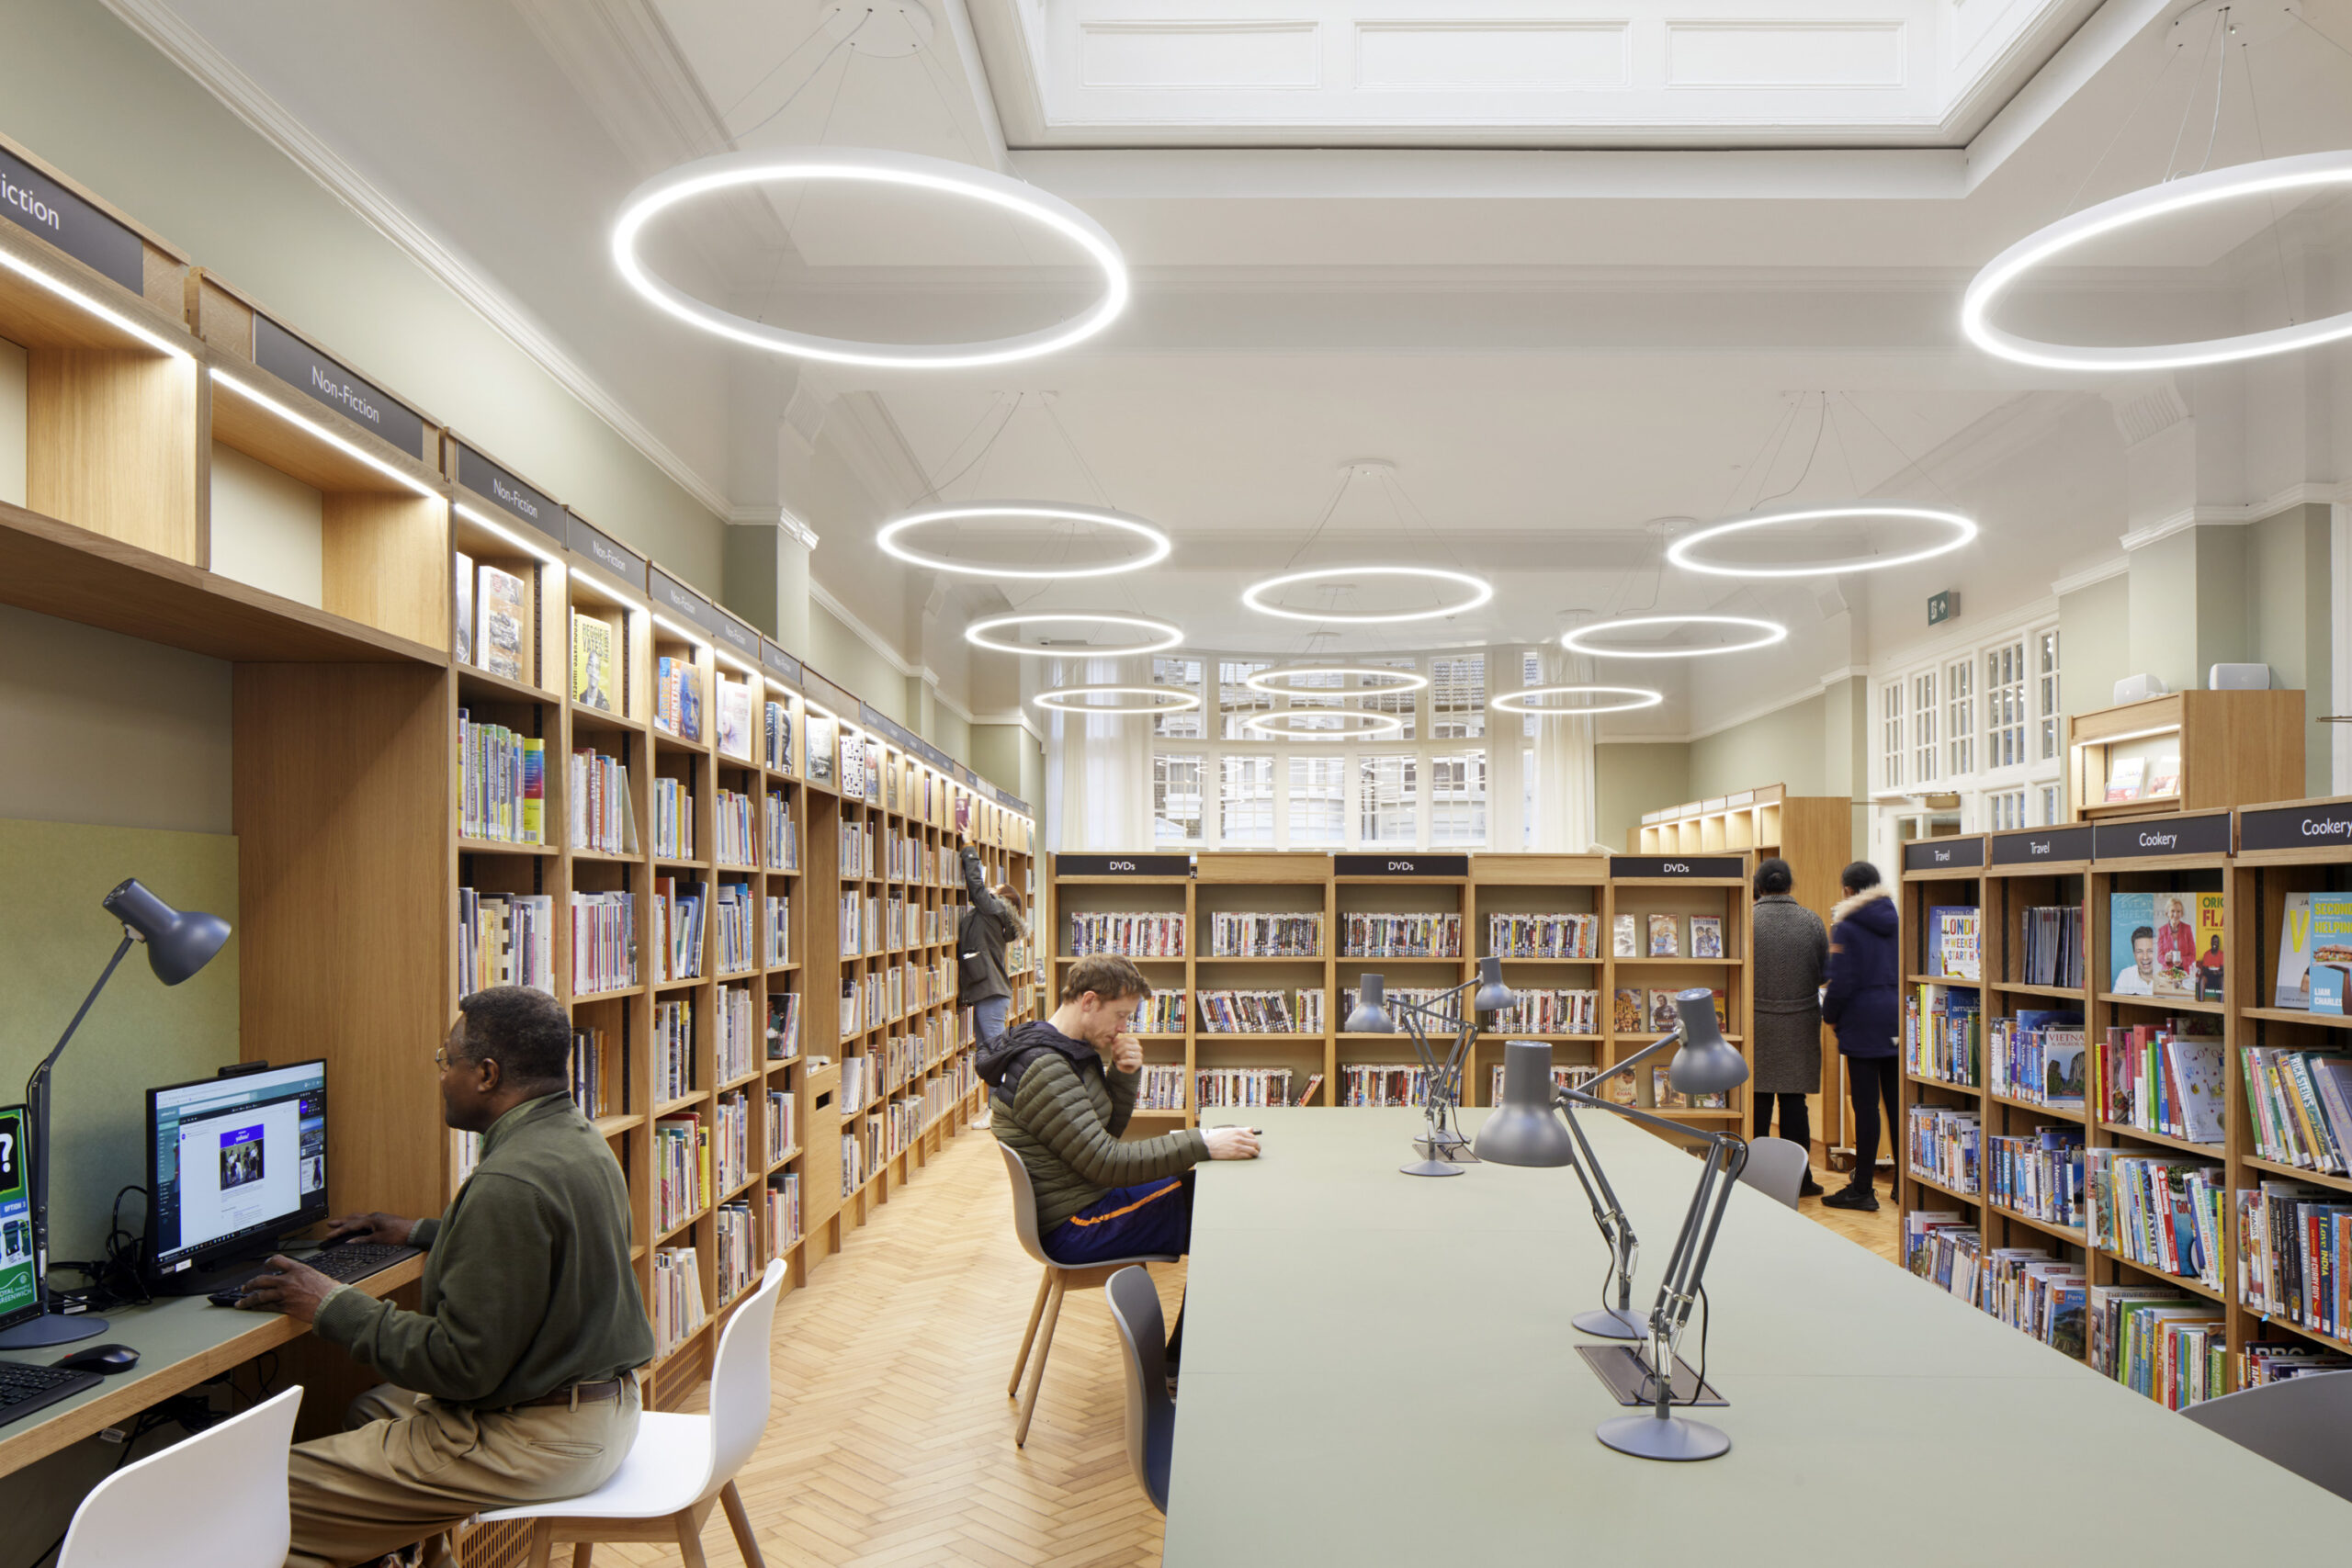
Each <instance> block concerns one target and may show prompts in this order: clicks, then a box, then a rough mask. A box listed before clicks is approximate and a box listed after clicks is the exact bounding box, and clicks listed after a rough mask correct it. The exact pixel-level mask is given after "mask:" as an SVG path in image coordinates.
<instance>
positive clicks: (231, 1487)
mask: <svg viewBox="0 0 2352 1568" xmlns="http://www.w3.org/2000/svg"><path fill="white" fill-rule="evenodd" d="M301 1408H302V1390H301V1389H300V1386H297V1387H294V1388H289V1389H288V1390H287V1391H286V1392H285V1393H281V1394H278V1395H277V1397H275V1398H273V1399H271V1400H269V1401H267V1402H266V1403H264V1404H256V1405H254V1407H253V1408H252V1409H251V1410H248V1411H245V1412H243V1414H241V1415H236V1416H230V1417H229V1418H228V1419H227V1420H226V1421H223V1422H221V1423H220V1425H219V1426H217V1427H206V1428H205V1429H204V1430H203V1431H201V1432H198V1433H197V1434H196V1435H195V1436H193V1437H191V1438H186V1439H185V1440H183V1441H181V1442H177V1443H175V1444H173V1445H172V1446H171V1447H170V1448H168V1449H165V1450H164V1451H163V1452H161V1453H155V1454H150V1455H148V1456H147V1457H146V1458H145V1459H142V1460H140V1461H136V1462H135V1463H131V1464H127V1465H124V1466H123V1467H122V1468H121V1469H120V1470H118V1471H116V1472H114V1473H113V1474H112V1475H109V1476H107V1478H106V1479H105V1480H104V1481H101V1482H99V1483H97V1485H96V1487H95V1488H93V1489H92V1491H91V1493H90V1495H88V1496H86V1497H85V1498H83V1499H82V1506H80V1507H78V1508H76V1509H74V1523H73V1526H72V1527H71V1528H70V1529H67V1530H66V1532H65V1546H64V1549H63V1550H62V1551H60V1552H59V1553H58V1556H57V1568H149V1565H150V1564H153V1563H157V1562H171V1563H175V1564H185V1565H186V1568H282V1565H283V1564H284V1562H286V1548H287V1543H288V1540H290V1538H291V1534H292V1525H291V1522H290V1521H289V1519H288V1515H287V1511H286V1450H288V1448H290V1447H291V1446H292V1445H293V1442H294V1415H295V1412H297V1411H299V1410H300V1409H301ZM28 1544H29V1543H28Z"/></svg>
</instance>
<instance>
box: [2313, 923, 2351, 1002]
mask: <svg viewBox="0 0 2352 1568" xmlns="http://www.w3.org/2000/svg"><path fill="white" fill-rule="evenodd" d="M2311 908H2312V925H2311V962H2310V967H2309V978H2310V985H2311V1010H2312V1012H2315V1013H2326V1014H2328V1015H2330V1016H2335V1017H2340V1016H2342V1015H2343V1014H2344V1013H2345V1012H2346V1011H2347V1008H2346V1005H2345V997H2346V992H2347V989H2352V987H2347V986H2346V979H2345V976H2346V973H2347V971H2352V895H2346V894H2340V893H2314V894H2312V896H2311Z"/></svg>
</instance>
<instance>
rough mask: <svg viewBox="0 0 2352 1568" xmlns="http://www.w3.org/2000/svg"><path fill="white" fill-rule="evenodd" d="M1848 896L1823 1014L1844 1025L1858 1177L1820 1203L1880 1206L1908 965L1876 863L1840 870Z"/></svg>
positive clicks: (1892, 1131) (1835, 932)
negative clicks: (1881, 1159) (1883, 1136)
mask: <svg viewBox="0 0 2352 1568" xmlns="http://www.w3.org/2000/svg"><path fill="white" fill-rule="evenodd" d="M1838 881H1839V882H1840V883H1841V884H1842V885H1843V886H1844V887H1845V890H1846V897H1845V898H1844V899H1843V900H1842V901H1841V902H1840V903H1839V904H1838V907H1837V908H1835V909H1832V910H1831V911H1830V912H1829V989H1828V994H1827V995H1826V996H1825V997H1824V998H1822V1002H1821V1016H1822V1017H1823V1018H1824V1019H1825V1020H1826V1021H1828V1023H1829V1026H1830V1027H1831V1028H1833V1029H1835V1030H1836V1031H1837V1032H1838V1052H1839V1054H1840V1055H1843V1056H1844V1057H1845V1058H1846V1084H1847V1093H1848V1098H1849V1100H1850V1101H1851V1103H1852V1105H1853V1110H1854V1179H1853V1180H1852V1181H1851V1182H1849V1183H1848V1184H1847V1186H1846V1187H1845V1189H1844V1190H1841V1191H1837V1192H1832V1193H1831V1194H1829V1196H1828V1197H1826V1198H1824V1199H1823V1200H1822V1202H1823V1203H1824V1204H1826V1206H1828V1207H1830V1208H1833V1209H1868V1210H1874V1209H1876V1208H1877V1207H1878V1194H1877V1193H1875V1192H1873V1191H1872V1190H1871V1176H1872V1175H1873V1174H1874V1173H1875V1172H1876V1171H1877V1169H1878V1112H1879V1107H1880V1106H1881V1105H1882V1104H1883V1105H1884V1106H1885V1107H1886V1124H1887V1132H1888V1135H1889V1136H1890V1137H1894V1138H1898V1139H1899V1138H1900V1137H1901V1136H1902V1130H1901V1129H1900V1128H1899V1127H1897V1126H1896V1125H1895V1115H1896V1112H1895V1105H1896V1103H1897V1100H1898V1096H1899V1092H1900V1086H1901V1082H1902V1072H1903V1059H1902V1054H1901V1052H1900V1050H1899V1048H1898V1045H1897V1041H1898V1037H1899V1035H1900V1032H1901V1030H1902V1027H1903V1016H1902V1015H1903V988H1902V987H1903V979H1902V976H1903V970H1902V964H1901V962H1900V959H1901V953H1900V946H1901V944H1900V942H1899V940H1898V937H1897V932H1898V931H1900V930H1901V927H1902V921H1901V919H1899V918H1898V916H1897V914H1896V912H1895V908H1894V899H1893V898H1892V897H1889V896H1888V894H1887V890H1886V888H1885V886H1883V884H1882V883H1881V882H1880V881H1879V874H1878V867H1876V866H1874V865H1872V864H1871V863H1870V862H1868V861H1866V860H1858V861H1856V862H1855V863H1853V864H1851V865H1849V866H1848V867H1847V868H1846V869H1845V870H1844V871H1843V872H1842V873H1840V874H1839V875H1838Z"/></svg>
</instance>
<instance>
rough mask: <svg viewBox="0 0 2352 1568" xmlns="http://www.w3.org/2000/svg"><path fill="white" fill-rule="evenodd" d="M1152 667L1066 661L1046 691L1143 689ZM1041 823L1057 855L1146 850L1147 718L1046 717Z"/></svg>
mask: <svg viewBox="0 0 2352 1568" xmlns="http://www.w3.org/2000/svg"><path fill="white" fill-rule="evenodd" d="M1150 664H1151V661H1150V660H1148V659H1138V660H1118V659H1090V660H1085V661H1083V662H1082V663H1079V662H1064V663H1060V664H1059V665H1058V666H1057V673H1056V675H1055V677H1054V678H1051V679H1049V681H1048V682H1047V685H1046V689H1047V690H1050V689H1051V688H1052V687H1053V686H1057V685H1067V686H1096V685H1114V684H1115V685H1122V686H1146V685H1149V684H1150V682H1151V676H1150ZM1138 665H1140V666H1141V668H1140V669H1138V668H1137V666H1138ZM1125 700H1126V701H1129V702H1133V701H1135V700H1136V699H1133V698H1129V699H1125ZM1046 821H1047V823H1048V824H1050V825H1051V827H1052V829H1053V838H1054V845H1053V847H1054V848H1055V849H1057V850H1078V851H1086V852H1117V851H1121V850H1148V849H1149V848H1151V846H1152V829H1151V716H1150V715H1148V714H1129V715H1123V716H1117V717H1108V718H1081V717H1079V716H1074V715H1065V714H1058V713H1048V714H1047V715H1046Z"/></svg>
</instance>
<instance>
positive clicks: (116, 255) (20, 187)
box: [0, 152, 147, 294]
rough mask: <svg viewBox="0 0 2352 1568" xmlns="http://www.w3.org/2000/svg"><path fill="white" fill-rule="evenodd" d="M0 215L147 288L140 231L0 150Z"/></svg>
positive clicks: (136, 287) (135, 288) (128, 283)
mask: <svg viewBox="0 0 2352 1568" xmlns="http://www.w3.org/2000/svg"><path fill="white" fill-rule="evenodd" d="M0 217H5V218H6V219H7V220H8V221H9V222H11V223H14V224H15V225H16V226H17V228H19V229H22V230H24V231H26V232H28V233H31V234H38V235H40V237H41V238H42V239H44V240H46V241H48V242H49V243H51V244H52V245H55V246H56V247H57V248H58V249H59V250H61V251H63V252H64V253H65V254H67V255H69V256H72V257H73V258H74V260H75V261H77V262H80V263H82V264H83V265H85V266H88V267H91V268H93V269H95V270H96V271H98V272H100V273H103V274H105V275H106V276H108V277H110V278H112V279H114V281H116V282H117V283H119V284H121V285H122V286H123V287H124V288H128V289H130V291H131V292H132V293H133V294H142V293H144V292H145V291H146V281H147V276H146V274H147V247H146V245H145V244H144V243H141V240H140V238H139V236H138V235H137V234H136V233H134V232H132V231H130V230H129V229H127V228H125V227H123V225H121V224H119V223H118V222H116V221H115V220H113V219H111V218H109V217H107V215H106V214H105V213H103V212H101V211H99V210H98V209H96V208H95V207H93V206H91V205H90V204H89V203H88V202H86V201H84V200H83V199H82V198H81V197H78V196H75V195H74V193H73V192H72V191H70V190H67V189H66V188H65V187H64V186H62V185H59V184H58V183H57V182H56V181H55V180H52V179H51V178H50V177H49V176H48V175H44V174H42V173H41V172H40V170H38V169H36V168H34V167H33V166H32V165H31V164H28V163H26V162H24V161H23V160H22V159H20V158H13V157H11V156H9V155H8V154H7V153H6V152H0Z"/></svg>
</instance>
